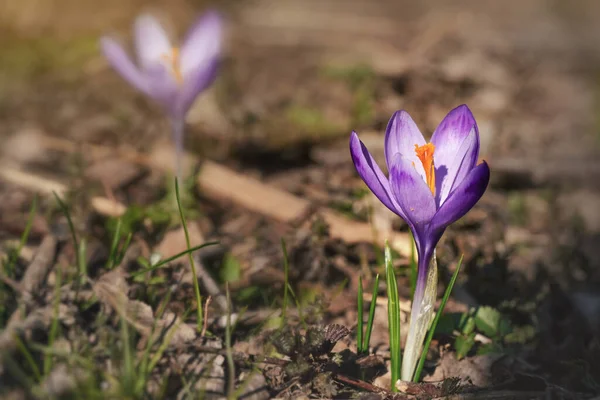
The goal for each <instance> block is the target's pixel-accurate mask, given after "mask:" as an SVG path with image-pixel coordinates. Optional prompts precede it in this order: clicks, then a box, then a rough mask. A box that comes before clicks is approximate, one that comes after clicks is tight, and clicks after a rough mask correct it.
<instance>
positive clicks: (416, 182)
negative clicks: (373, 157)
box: [390, 153, 436, 233]
mask: <svg viewBox="0 0 600 400" xmlns="http://www.w3.org/2000/svg"><path fill="white" fill-rule="evenodd" d="M390 187H391V189H392V194H393V195H394V198H395V200H396V201H397V202H398V205H399V206H400V208H401V209H402V211H404V213H405V214H406V217H407V218H408V220H407V222H410V223H412V225H413V226H414V228H415V230H416V231H421V230H422V229H424V227H425V225H426V224H428V223H429V221H430V220H431V218H432V217H433V216H434V214H435V211H436V207H435V199H434V198H433V194H432V193H431V190H430V189H429V187H428V186H427V184H426V183H425V181H424V180H423V178H421V176H420V175H419V173H418V172H417V170H416V169H415V167H414V166H413V163H412V161H410V160H409V159H408V158H405V157H404V156H403V155H402V154H399V153H398V154H396V155H395V156H394V158H393V159H392V165H391V167H390ZM415 233H416V232H415Z"/></svg>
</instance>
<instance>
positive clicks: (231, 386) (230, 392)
mask: <svg viewBox="0 0 600 400" xmlns="http://www.w3.org/2000/svg"><path fill="white" fill-rule="evenodd" d="M225 294H226V296H227V323H226V325H225V356H226V359H227V374H228V375H229V376H228V377H227V399H229V400H232V399H235V363H234V361H233V350H232V347H231V333H232V332H231V331H232V327H231V295H230V293H229V283H226V284H225Z"/></svg>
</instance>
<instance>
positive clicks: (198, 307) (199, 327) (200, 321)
mask: <svg viewBox="0 0 600 400" xmlns="http://www.w3.org/2000/svg"><path fill="white" fill-rule="evenodd" d="M178 165H179V164H178ZM178 174H179V173H178ZM175 198H176V199H177V208H178V209H179V217H180V218H181V225H183V232H184V234H185V244H186V247H187V248H188V249H189V248H190V247H191V245H190V234H189V232H188V228H187V224H186V223H185V217H184V216H183V208H182V207H181V198H180V196H179V182H178V180H177V178H175ZM188 258H189V261H190V266H191V267H192V279H193V282H194V295H195V296H196V311H197V322H198V324H197V330H198V332H202V324H203V322H204V321H203V319H204V316H203V315H202V313H203V311H202V297H201V296H200V284H199V283H198V275H197V274H196V264H195V263H194V257H193V256H192V253H191V252H189V253H188Z"/></svg>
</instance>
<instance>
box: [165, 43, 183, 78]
mask: <svg viewBox="0 0 600 400" xmlns="http://www.w3.org/2000/svg"><path fill="white" fill-rule="evenodd" d="M161 58H162V60H163V61H165V62H166V63H167V64H168V65H169V67H171V72H172V73H173V76H175V80H176V81H177V83H178V84H181V83H183V75H182V74H181V66H180V65H179V48H178V47H173V48H172V49H171V52H170V53H167V54H163V55H162V57H161Z"/></svg>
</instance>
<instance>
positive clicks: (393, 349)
mask: <svg viewBox="0 0 600 400" xmlns="http://www.w3.org/2000/svg"><path fill="white" fill-rule="evenodd" d="M384 258H385V277H386V282H387V298H388V329H389V333H390V335H389V336H390V360H391V373H392V392H397V391H398V389H397V388H396V382H397V381H398V379H399V378H400V367H401V365H402V354H401V347H400V339H401V337H400V302H399V300H398V283H397V282H396V274H395V273H394V266H393V264H392V251H391V249H390V245H389V243H388V242H387V241H386V243H385V257H384Z"/></svg>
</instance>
